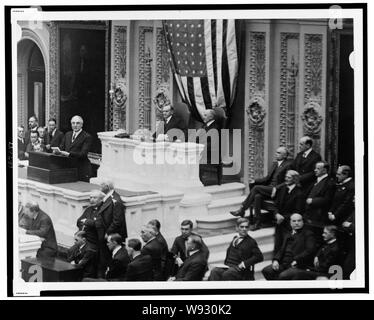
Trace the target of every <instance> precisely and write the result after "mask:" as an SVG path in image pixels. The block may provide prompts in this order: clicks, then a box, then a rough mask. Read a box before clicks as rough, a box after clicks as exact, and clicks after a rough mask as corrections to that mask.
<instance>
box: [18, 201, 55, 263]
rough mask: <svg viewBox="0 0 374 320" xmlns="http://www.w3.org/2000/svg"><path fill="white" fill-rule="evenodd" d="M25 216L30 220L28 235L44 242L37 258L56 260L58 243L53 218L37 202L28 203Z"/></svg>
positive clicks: (27, 227) (27, 228)
mask: <svg viewBox="0 0 374 320" xmlns="http://www.w3.org/2000/svg"><path fill="white" fill-rule="evenodd" d="M24 214H25V215H26V216H27V217H28V218H29V219H30V223H29V224H28V225H27V226H26V234H31V235H35V236H38V237H40V238H41V240H42V244H41V247H40V249H39V250H38V252H37V253H36V257H37V258H54V257H55V256H56V255H57V241H56V234H55V230H54V228H53V223H52V220H51V218H50V217H49V216H48V215H47V214H46V213H45V212H43V211H42V210H40V208H39V205H38V204H37V203H36V202H28V203H26V205H25V207H24Z"/></svg>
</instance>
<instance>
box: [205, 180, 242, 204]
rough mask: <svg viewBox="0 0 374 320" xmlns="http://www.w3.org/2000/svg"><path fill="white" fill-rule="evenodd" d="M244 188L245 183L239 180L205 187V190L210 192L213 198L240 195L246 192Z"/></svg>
mask: <svg viewBox="0 0 374 320" xmlns="http://www.w3.org/2000/svg"><path fill="white" fill-rule="evenodd" d="M244 190H245V185H244V184H243V183H239V182H232V183H224V184H221V185H213V186H207V187H204V191H205V192H207V193H210V194H211V195H212V199H213V200H218V199H224V198H232V197H239V196H242V195H243V194H244Z"/></svg>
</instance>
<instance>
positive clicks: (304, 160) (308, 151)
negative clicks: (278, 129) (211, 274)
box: [292, 136, 322, 196]
mask: <svg viewBox="0 0 374 320" xmlns="http://www.w3.org/2000/svg"><path fill="white" fill-rule="evenodd" d="M299 150H300V152H299V153H298V154H297V155H296V158H295V160H294V161H293V163H292V169H294V170H296V171H297V172H298V173H299V174H300V185H301V189H302V190H303V192H304V195H305V196H306V194H307V192H308V190H309V188H310V187H311V186H312V185H313V183H314V181H315V175H314V168H315V164H316V163H317V162H318V161H321V159H322V158H321V155H320V154H318V153H317V152H315V151H314V150H313V139H312V138H310V137H308V136H304V137H302V138H301V139H300V142H299Z"/></svg>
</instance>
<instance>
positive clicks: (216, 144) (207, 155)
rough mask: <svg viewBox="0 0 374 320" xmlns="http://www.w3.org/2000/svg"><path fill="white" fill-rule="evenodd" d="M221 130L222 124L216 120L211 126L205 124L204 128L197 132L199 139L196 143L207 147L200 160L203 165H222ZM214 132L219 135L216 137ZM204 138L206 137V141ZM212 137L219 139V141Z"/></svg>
mask: <svg viewBox="0 0 374 320" xmlns="http://www.w3.org/2000/svg"><path fill="white" fill-rule="evenodd" d="M221 129H222V128H221V125H220V123H219V122H218V121H216V120H214V121H213V122H212V123H210V124H209V125H207V124H206V123H205V124H204V125H203V127H202V128H201V129H199V130H198V131H197V138H198V139H197V141H196V142H197V143H201V144H204V145H205V149H204V151H203V153H202V157H201V160H200V163H201V164H219V163H221ZM214 132H217V133H218V134H217V135H216V134H215V133H214ZM203 137H206V140H205V139H203ZM212 137H217V138H218V139H217V138H212ZM212 155H213V157H212Z"/></svg>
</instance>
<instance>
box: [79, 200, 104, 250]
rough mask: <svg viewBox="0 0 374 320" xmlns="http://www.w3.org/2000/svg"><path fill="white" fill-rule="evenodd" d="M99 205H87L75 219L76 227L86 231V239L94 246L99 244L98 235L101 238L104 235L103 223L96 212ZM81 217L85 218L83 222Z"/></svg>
mask: <svg viewBox="0 0 374 320" xmlns="http://www.w3.org/2000/svg"><path fill="white" fill-rule="evenodd" d="M99 207H100V205H98V206H89V207H87V208H86V209H85V210H84V211H83V213H82V215H81V216H80V217H79V218H78V219H77V227H78V229H79V230H84V231H85V232H86V237H87V241H88V242H90V243H91V244H93V245H95V246H98V244H99V236H100V239H101V240H102V239H104V235H105V230H104V229H103V224H102V222H101V221H100V216H99V214H98V212H99ZM82 219H86V220H85V221H84V222H83V221H82Z"/></svg>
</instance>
